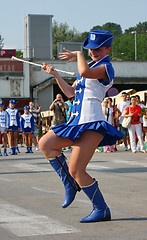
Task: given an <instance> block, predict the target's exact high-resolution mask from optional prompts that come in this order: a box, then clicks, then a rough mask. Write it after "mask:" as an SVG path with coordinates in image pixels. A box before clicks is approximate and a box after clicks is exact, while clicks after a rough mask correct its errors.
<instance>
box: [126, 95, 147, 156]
mask: <svg viewBox="0 0 147 240" xmlns="http://www.w3.org/2000/svg"><path fill="white" fill-rule="evenodd" d="M130 101H131V105H129V106H128V107H127V108H126V110H125V112H124V117H131V118H132V120H131V125H130V126H129V128H128V131H129V136H130V144H131V150H132V152H133V153H136V151H137V148H136V140H135V133H136V135H137V137H138V140H139V143H140V150H141V152H142V153H145V152H146V151H145V145H144V142H143V133H142V126H141V121H140V117H141V116H142V108H141V107H140V106H139V105H138V104H137V100H136V97H135V96H132V97H131V100H130ZM129 109H130V110H129Z"/></svg>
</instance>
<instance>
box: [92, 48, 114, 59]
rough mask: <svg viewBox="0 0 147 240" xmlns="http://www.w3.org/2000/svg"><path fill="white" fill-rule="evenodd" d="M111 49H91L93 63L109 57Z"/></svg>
mask: <svg viewBox="0 0 147 240" xmlns="http://www.w3.org/2000/svg"><path fill="white" fill-rule="evenodd" d="M110 51H111V47H100V48H96V49H89V55H90V57H91V58H92V60H93V61H95V62H98V61H99V60H100V59H102V58H103V57H105V56H106V55H108V54H109V53H110Z"/></svg>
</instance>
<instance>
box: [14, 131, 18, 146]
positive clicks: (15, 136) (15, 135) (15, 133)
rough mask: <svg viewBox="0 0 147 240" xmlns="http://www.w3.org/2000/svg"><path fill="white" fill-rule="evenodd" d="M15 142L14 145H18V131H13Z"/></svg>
mask: <svg viewBox="0 0 147 240" xmlns="http://www.w3.org/2000/svg"><path fill="white" fill-rule="evenodd" d="M13 142H14V145H13V146H14V147H17V132H13Z"/></svg>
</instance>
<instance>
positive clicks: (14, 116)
mask: <svg viewBox="0 0 147 240" xmlns="http://www.w3.org/2000/svg"><path fill="white" fill-rule="evenodd" d="M15 105H16V101H15V100H13V99H11V100H10V101H9V108H7V109H6V111H7V113H8V125H9V127H8V143H9V147H10V154H11V155H16V154H17V152H19V149H18V146H17V132H18V131H20V122H19V111H18V110H17V109H16V108H15ZM16 151H17V152H16Z"/></svg>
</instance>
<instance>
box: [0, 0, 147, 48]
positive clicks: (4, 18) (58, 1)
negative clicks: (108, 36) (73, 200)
mask: <svg viewBox="0 0 147 240" xmlns="http://www.w3.org/2000/svg"><path fill="white" fill-rule="evenodd" d="M27 14H42V15H43V14H44V15H53V18H52V20H53V21H54V20H55V21H57V22H58V23H67V24H68V26H69V29H72V28H75V29H76V30H77V31H79V32H85V31H87V32H88V31H90V29H91V28H92V27H93V26H96V25H100V26H102V25H103V24H105V23H107V22H113V23H116V24H120V26H121V28H122V30H123V31H124V30H125V29H128V28H129V27H135V26H136V25H137V24H138V23H139V22H141V23H142V22H145V21H147V0H123V1H122V0H111V1H110V0H101V1H99V0H92V1H88V0H72V1H71V0H43V1H40V0H24V1H23V0H3V1H1V3H0V35H1V36H2V38H4V41H3V42H4V47H3V48H4V49H12V48H13V49H17V50H22V51H23V44H24V42H23V17H24V16H26V15H27Z"/></svg>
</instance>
